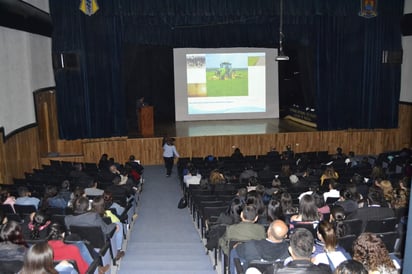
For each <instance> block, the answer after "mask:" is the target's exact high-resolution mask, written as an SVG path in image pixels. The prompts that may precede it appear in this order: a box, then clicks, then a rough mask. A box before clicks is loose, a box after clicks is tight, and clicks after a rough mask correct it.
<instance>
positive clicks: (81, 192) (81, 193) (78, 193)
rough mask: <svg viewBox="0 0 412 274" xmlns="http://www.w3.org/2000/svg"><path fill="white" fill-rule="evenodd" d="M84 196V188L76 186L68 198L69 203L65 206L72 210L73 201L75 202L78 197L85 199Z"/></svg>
mask: <svg viewBox="0 0 412 274" xmlns="http://www.w3.org/2000/svg"><path fill="white" fill-rule="evenodd" d="M85 196H86V194H85V193H84V188H82V187H80V186H77V187H76V188H75V189H74V191H73V193H72V196H71V197H70V201H69V203H68V205H67V206H68V207H70V208H73V204H74V201H76V200H77V199H78V198H80V197H85Z"/></svg>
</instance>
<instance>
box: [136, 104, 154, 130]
mask: <svg viewBox="0 0 412 274" xmlns="http://www.w3.org/2000/svg"><path fill="white" fill-rule="evenodd" d="M137 120H138V132H139V133H140V134H141V135H142V136H143V137H152V136H153V135H154V124H153V106H145V107H142V108H140V109H138V110H137Z"/></svg>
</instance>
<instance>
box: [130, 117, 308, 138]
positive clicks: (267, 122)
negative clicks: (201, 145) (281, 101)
mask: <svg viewBox="0 0 412 274" xmlns="http://www.w3.org/2000/svg"><path fill="white" fill-rule="evenodd" d="M313 131H316V129H314V128H312V127H308V126H305V125H302V124H299V123H296V122H294V121H291V120H288V119H282V118H280V119H279V118H277V119H275V118H273V119H251V120H215V121H186V122H156V121H155V127H154V136H153V137H164V136H171V137H199V136H228V135H249V134H273V133H287V132H313ZM141 137H142V136H139V135H138V134H137V130H136V131H131V132H129V134H128V138H141Z"/></svg>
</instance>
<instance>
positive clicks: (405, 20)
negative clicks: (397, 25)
mask: <svg viewBox="0 0 412 274" xmlns="http://www.w3.org/2000/svg"><path fill="white" fill-rule="evenodd" d="M401 31H402V35H403V36H409V35H412V13H408V14H405V15H404V16H403V17H402V19H401Z"/></svg>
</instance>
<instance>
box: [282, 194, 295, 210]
mask: <svg viewBox="0 0 412 274" xmlns="http://www.w3.org/2000/svg"><path fill="white" fill-rule="evenodd" d="M280 205H281V206H282V211H283V215H291V214H296V213H297V212H298V210H297V208H296V207H294V206H293V199H292V196H291V195H290V193H288V192H283V193H282V194H281V195H280Z"/></svg>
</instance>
